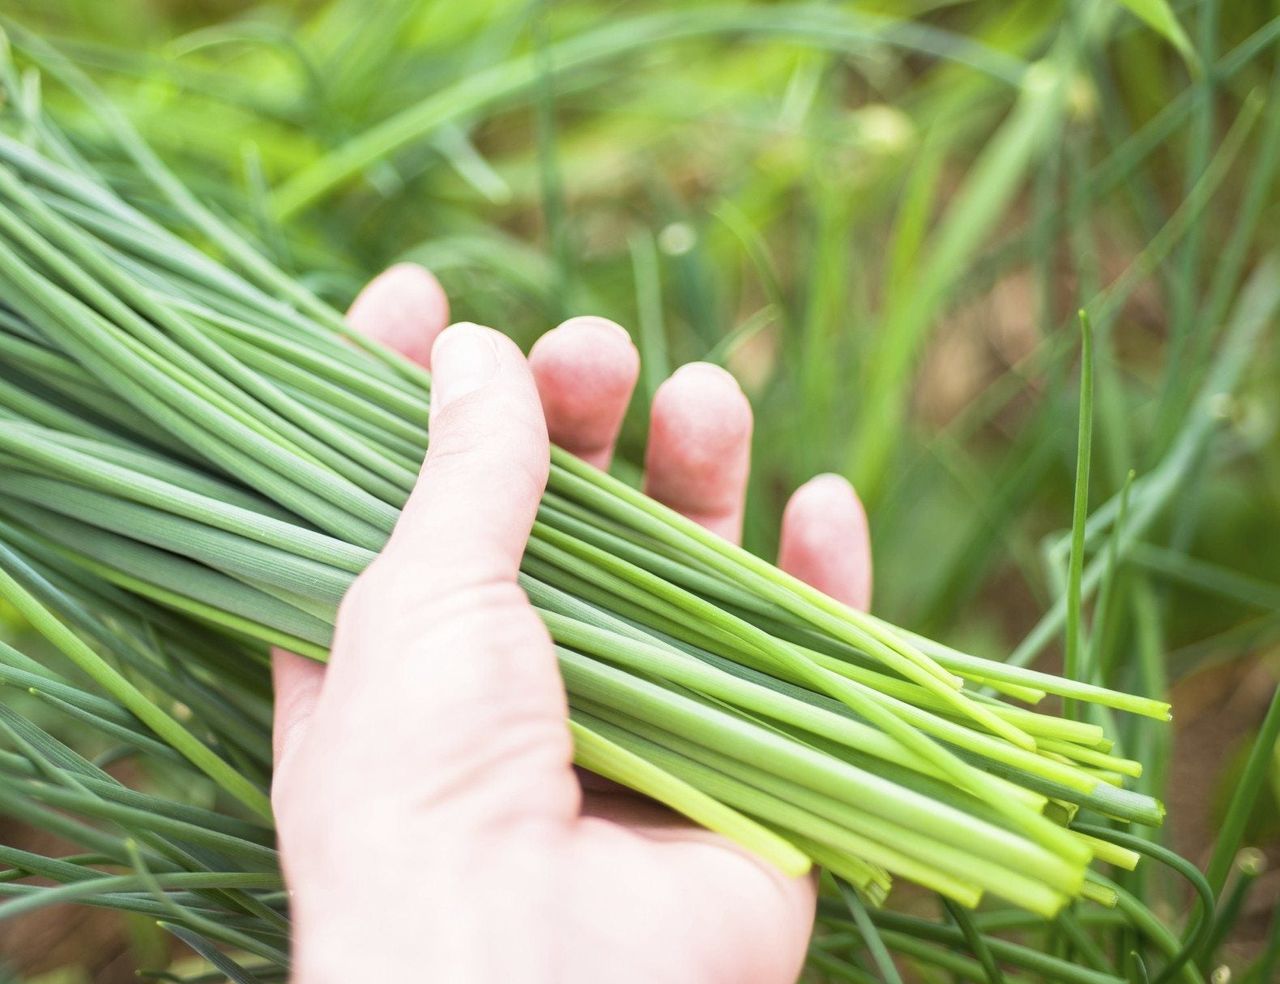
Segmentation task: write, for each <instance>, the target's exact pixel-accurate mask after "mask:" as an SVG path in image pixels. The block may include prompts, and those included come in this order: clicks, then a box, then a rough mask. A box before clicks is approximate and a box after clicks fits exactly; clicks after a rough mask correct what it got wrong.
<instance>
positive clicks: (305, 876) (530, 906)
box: [272, 265, 871, 984]
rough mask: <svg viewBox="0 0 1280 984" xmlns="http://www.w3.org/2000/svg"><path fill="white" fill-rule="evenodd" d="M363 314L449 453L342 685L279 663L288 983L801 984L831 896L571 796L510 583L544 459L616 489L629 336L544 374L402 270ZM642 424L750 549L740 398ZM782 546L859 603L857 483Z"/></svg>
mask: <svg viewBox="0 0 1280 984" xmlns="http://www.w3.org/2000/svg"><path fill="white" fill-rule="evenodd" d="M348 317H349V320H350V323H351V324H352V325H353V327H355V328H356V329H357V330H359V331H361V332H364V333H366V334H368V335H370V336H372V337H374V338H377V339H379V340H381V341H383V342H385V343H386V344H388V345H390V346H392V347H393V348H395V349H397V350H399V351H400V352H402V353H403V354H405V355H406V356H408V357H409V358H411V359H414V360H415V361H417V362H419V363H421V364H422V365H425V366H428V367H429V368H431V370H432V373H433V377H434V380H433V394H432V406H431V448H430V451H429V453H428V455H427V458H426V462H425V464H424V465H423V470H422V475H421V479H420V481H419V483H418V486H417V488H416V489H415V490H414V492H413V495H412V497H411V499H410V502H409V504H408V505H407V506H406V508H405V510H404V513H403V515H402V517H401V519H400V522H399V523H398V524H397V526H396V529H395V532H394V533H393V535H392V537H391V540H390V542H389V543H388V544H387V546H386V548H385V549H384V550H383V552H382V553H381V554H380V555H379V557H378V559H377V560H376V561H375V562H374V563H373V564H372V565H371V566H370V567H369V569H368V570H367V571H366V572H365V573H364V574H363V575H361V576H360V578H359V579H358V580H357V581H356V583H355V585H354V586H353V587H352V589H351V590H350V591H349V592H348V594H347V596H346V598H345V600H344V601H343V604H342V607H341V611H340V612H339V617H338V625H337V634H336V638H335V641H334V646H333V652H332V659H331V661H330V663H329V665H328V666H327V667H322V666H320V665H319V664H316V663H312V662H310V661H308V660H304V659H302V658H300V657H297V656H294V655H292V654H290V653H284V652H277V653H275V654H274V674H275V685H276V721H275V755H276V772H275V782H274V788H273V791H272V795H273V801H274V806H275V812H276V818H277V824H278V828H279V838H280V848H281V852H282V856H283V860H284V869H285V875H286V880H287V883H288V885H289V888H290V892H291V897H292V903H291V904H292V912H293V919H294V978H293V979H294V981H296V982H298V984H329V982H339V981H341V982H344V984H347V982H352V981H370V982H372V981H378V982H391V981H423V982H426V981H441V982H443V981H448V982H468V984H470V982H474V984H489V982H495V984H496V982H509V981H521V982H534V984H538V982H578V981H581V982H593V984H595V982H602V981H609V982H630V981H636V982H641V981H643V982H646V984H655V982H658V984H674V982H690V984H693V982H697V984H709V982H726V984H790V982H792V981H794V980H795V979H796V976H797V975H798V973H799V970H800V967H801V964H802V963H803V960H804V953H805V948H806V945H807V942H808V938H809V933H810V931H811V929H812V926H813V914H814V892H815V889H814V881H813V879H812V878H810V877H806V878H788V877H785V876H784V875H782V874H781V873H779V872H778V871H776V870H774V869H773V868H772V867H770V866H769V865H768V864H766V863H764V862H762V861H760V860H758V859H757V858H755V857H753V856H752V855H751V854H749V853H748V852H746V851H744V850H742V849H740V848H738V847H737V846H735V845H734V844H732V843H730V842H729V841H727V840H725V839H723V838H721V837H719V836H717V835H714V834H711V833H709V832H707V831H704V830H701V829H699V828H696V827H694V826H692V825H690V824H688V823H687V822H685V821H683V820H682V819H680V818H679V817H676V816H674V815H672V814H670V813H669V812H667V811H665V810H664V809H662V808H661V807H658V806H657V805H655V804H653V803H651V802H648V801H645V800H643V799H640V798H639V797H637V796H635V795H633V794H631V793H629V792H627V791H626V790H621V789H619V788H616V787H613V788H611V787H610V786H609V785H608V784H604V783H601V782H600V781H599V780H594V777H589V776H587V777H580V776H579V774H578V773H576V772H575V770H574V769H573V767H572V745H571V742H570V738H569V732H568V729H567V726H566V717H567V710H566V702H565V694H564V689H563V686H562V684H561V681H560V677H559V673H558V671H557V667H556V660H555V655H554V652H553V650H552V646H551V640H550V638H549V637H548V635H547V633H546V630H545V629H544V627H543V626H542V623H541V622H540V621H539V620H538V618H537V616H536V615H535V613H534V612H533V610H532V609H531V608H530V606H529V603H528V601H527V599H526V598H525V595H524V594H523V592H522V591H521V590H520V588H519V587H518V585H517V584H516V572H517V569H518V567H519V563H520V557H521V554H522V552H523V549H524V544H525V540H526V539H527V537H528V534H529V529H530V526H531V523H532V521H533V517H534V512H535V510H536V508H537V503H538V499H539V496H540V494H541V492H542V489H543V486H544V484H545V481H546V476H547V467H548V454H549V451H548V437H549V438H550V440H551V441H554V442H555V443H557V444H559V445H560V446H561V447H563V448H565V449H567V450H569V451H571V452H573V453H575V454H577V455H579V456H580V457H582V458H583V459H584V460H586V461H589V462H591V463H592V464H594V465H596V466H598V467H602V468H604V467H608V464H609V461H610V459H611V457H612V454H613V448H614V442H615V441H616V439H617V435H618V428H619V425H620V423H621V420H622V416H623V413H624V411H625V409H626V406H627V403H628V401H629V399H630V397H631V392H632V389H633V387H634V385H635V382H636V377H637V374H638V371H639V356H638V355H637V353H636V350H635V348H634V346H633V345H632V344H631V341H630V339H629V338H628V336H627V333H626V332H625V331H624V330H623V329H621V328H619V327H618V326H617V325H614V324H612V323H611V322H608V321H605V320H603V319H600V318H575V319H572V320H570V321H568V322H566V323H565V324H563V325H561V326H560V327H558V328H556V329H554V330H552V331H550V332H548V333H547V334H546V335H545V336H543V337H542V338H541V339H540V340H539V341H538V342H537V344H535V345H534V347H533V350H532V351H531V353H530V355H529V357H528V359H527V360H526V359H525V358H524V356H522V355H521V353H520V351H519V350H518V349H517V348H516V346H515V345H514V344H513V343H511V342H510V341H509V340H508V339H506V338H505V337H504V336H502V335H500V334H499V333H497V332H495V331H493V330H491V329H488V328H481V327H478V326H475V325H465V324H462V325H454V326H451V327H449V328H447V329H446V328H445V325H446V324H447V323H448V303H447V301H446V299H445V295H444V292H443V291H442V290H441V289H440V286H439V284H438V283H437V282H436V281H435V279H434V278H433V277H432V276H431V275H430V274H429V273H427V272H426V271H425V270H422V269H420V268H418V267H413V266H407V265H402V266H397V267H393V268H392V269H391V270H388V271H387V272H386V273H384V274H383V275H382V276H380V277H378V278H377V279H375V280H374V281H373V282H372V283H370V284H369V286H368V287H366V288H365V290H364V291H363V292H362V293H361V295H360V296H359V297H358V298H357V300H356V302H355V303H354V304H353V305H352V308H351V310H350V312H349V315H348ZM650 423H651V426H650V437H649V443H648V449H647V454H646V456H645V490H646V491H647V492H648V493H649V494H650V495H652V496H654V497H655V498H657V499H659V500H661V501H663V502H665V503H666V504H667V505H669V506H671V507H672V508H674V509H677V510H679V511H680V512H682V513H684V514H685V515H687V516H689V517H691V518H693V519H695V520H697V521H698V522H700V523H702V524H703V525H704V526H706V527H707V528H709V529H711V530H714V531H715V532H716V533H718V534H719V535H721V536H724V537H726V538H728V539H731V540H735V541H736V540H737V539H738V538H739V536H740V535H741V529H742V514H743V503H744V495H745V488H746V480H747V472H748V467H749V459H750V438H751V428H752V417H751V409H750V406H749V405H748V403H747V400H746V398H745V397H744V396H743V394H742V392H741V390H739V389H738V387H737V384H736V383H735V382H734V380H733V378H732V377H731V376H730V375H729V374H728V373H726V372H725V371H724V370H722V369H718V368H716V367H714V366H710V365H706V364H702V363H695V364H693V365H689V366H685V367H684V368H682V369H681V370H679V371H678V372H676V373H675V374H674V375H673V376H672V377H671V378H670V379H668V380H667V381H666V382H665V383H664V384H663V385H662V386H661V387H660V388H659V390H658V392H657V394H656V395H655V398H654V400H653V407H652V417H651V422H650ZM781 544H782V546H781V550H780V555H779V563H780V564H781V566H783V567H784V568H786V569H787V570H789V571H790V572H791V573H793V574H795V575H796V576H798V577H801V578H803V579H805V580H806V581H808V582H809V583H811V584H813V585H814V586H816V587H818V588H820V589H821V590H823V591H826V592H827V593H828V594H830V595H832V596H834V597H836V598H838V599H840V600H841V601H844V602H846V603H848V604H851V605H855V606H858V607H863V608H865V607H866V605H867V604H868V602H869V597H870V590H871V554H870V546H869V542H868V537H867V524H866V517H865V515H864V513H863V510H862V506H861V504H860V503H859V502H858V498H857V496H856V495H855V494H854V491H853V489H852V488H851V487H850V486H849V485H848V483H846V482H845V481H844V480H843V479H840V478H837V477H835V476H831V475H826V476H819V477H818V478H816V479H813V480H812V481H810V482H809V483H807V484H806V485H804V486H802V487H801V488H800V489H798V490H797V491H796V493H795V494H794V495H793V496H792V498H791V500H790V502H789V503H788V505H787V508H786V510H785V512H784V514H783V519H782V530H781ZM593 780H594V781H593Z"/></svg>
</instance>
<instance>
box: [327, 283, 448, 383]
mask: <svg viewBox="0 0 1280 984" xmlns="http://www.w3.org/2000/svg"><path fill="white" fill-rule="evenodd" d="M347 323H348V324H349V325H351V327H352V328H354V329H355V330H356V331H358V332H360V333H361V334H362V335H366V336H368V337H369V338H372V339H374V340H375V341H379V342H382V344H383V345H386V346H387V347H388V348H391V349H394V350H395V351H397V352H399V353H400V354H401V355H403V356H405V357H406V358H409V359H412V360H413V361H414V362H416V363H418V365H420V366H423V367H427V366H429V365H430V361H431V346H432V345H433V344H434V343H435V340H436V337H437V336H438V335H439V334H440V332H442V331H444V326H445V325H447V324H448V323H449V299H448V298H447V297H445V293H444V288H443V287H441V286H440V282H439V281H438V280H436V278H435V277H433V276H432V275H431V273H430V272H429V271H428V270H427V269H426V268H425V267H420V266H417V265H416V264H413V263H397V264H396V265H395V266H393V267H389V268H388V269H386V270H384V271H383V272H382V273H380V274H379V275H378V276H376V277H374V278H373V279H372V280H370V281H369V283H368V284H366V285H365V288H364V290H362V291H360V293H359V295H358V296H357V297H356V299H355V300H354V301H353V302H352V304H351V308H350V310H348V311H347Z"/></svg>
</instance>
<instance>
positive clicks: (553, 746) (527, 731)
mask: <svg viewBox="0 0 1280 984" xmlns="http://www.w3.org/2000/svg"><path fill="white" fill-rule="evenodd" d="M432 366H433V382H432V400H431V403H432V412H431V440H430V449H429V451H428V453H427V457H426V462H425V464H424V465H423V468H422V473H421V475H420V477H419V479H418V483H417V486H416V487H415V489H414V491H413V493H412V495H411V496H410V499H409V501H408V503H407V504H406V505H405V508H404V510H403V512H402V513H401V516H400V520H399V522H398V523H397V525H396V528H395V530H394V532H393V533H392V536H391V539H390V540H389V541H388V543H387V545H386V547H385V548H384V549H383V551H382V553H381V554H380V555H379V556H378V558H377V559H376V560H375V561H374V562H373V563H372V564H371V565H370V566H369V568H368V569H367V570H366V571H365V573H364V574H362V575H361V576H360V577H359V578H358V579H357V580H356V583H355V584H354V585H353V586H352V588H351V590H350V591H348V593H347V596H346V598H345V599H344V600H343V604H342V608H341V611H340V612H339V616H338V625H337V632H336V634H335V638H334V646H333V653H332V660H331V664H330V669H329V675H328V679H327V680H326V683H325V688H324V693H323V694H322V697H321V707H320V708H319V709H318V710H317V718H316V720H315V721H314V723H313V724H312V727H311V732H312V733H315V732H317V731H318V730H320V729H323V733H324V734H326V735H333V736H334V740H335V741H336V742H339V743H347V744H348V747H347V748H346V749H345V751H344V753H343V757H344V758H347V757H348V756H349V755H350V753H351V752H352V751H353V749H351V748H350V747H349V743H350V742H351V741H352V740H353V738H352V736H353V735H378V736H379V737H378V746H379V747H378V748H377V749H375V750H374V752H373V754H372V755H371V756H370V758H371V759H373V760H374V761H373V762H371V764H369V765H368V766H367V767H365V766H361V765H359V764H357V763H350V762H349V764H350V765H352V766H354V767H356V768H357V769H360V768H365V769H366V778H368V779H370V780H372V781H376V782H378V783H379V784H380V785H387V786H396V787H398V788H400V789H402V790H404V789H407V790H412V791H413V793H414V795H413V796H412V797H411V798H412V799H413V800H414V801H416V802H419V803H428V804H431V806H432V807H433V808H436V807H439V808H441V809H442V810H446V812H451V815H452V816H455V817H456V816H459V815H465V816H467V817H472V818H475V817H483V818H484V820H485V822H492V821H493V820H495V819H497V818H500V817H503V816H507V817H509V816H510V815H511V814H512V813H515V812H520V813H523V814H525V815H528V814H529V813H530V812H533V813H540V814H541V815H543V816H546V815H547V814H548V813H554V814H557V815H559V814H563V815H564V816H566V817H567V816H569V815H571V813H572V811H573V810H575V809H576V801H575V797H576V785H575V784H574V782H573V774H572V771H571V769H570V760H571V758H572V746H571V742H570V740H569V733H568V727H567V724H566V716H567V708H566V701H565V696H564V688H563V685H562V683H561V681H560V676H559V672H558V669H557V665H556V659H555V652H554V649H553V648H552V645H551V640H550V637H549V636H548V634H547V632H546V629H545V627H544V626H543V625H542V622H541V621H540V620H539V619H538V617H537V615H536V614H535V612H534V611H533V609H532V607H531V606H530V605H529V602H528V600H527V598H526V597H525V595H524V593H523V592H522V591H521V589H520V588H519V586H518V585H517V583H516V575H517V572H518V570H519V566H520V559H521V556H522V555H523V552H524V546H525V542H526V540H527V539H528V536H529V531H530V529H531V527H532V524H533V519H534V516H535V514H536V512H537V508H538V502H539V499H540V497H541V495H542V491H543V489H544V487H545V484H546V478H547V470H548V462H549V454H550V451H549V445H548V441H547V432H546V425H545V423H544V421H543V417H542V409H541V404H540V402H539V400H538V394H537V390H536V388H535V386H534V382H533V377H532V375H531V373H530V371H529V368H528V365H527V364H526V363H525V360H524V357H523V356H522V355H521V354H520V351H519V349H517V348H516V346H515V345H514V344H513V343H512V342H511V341H510V340H508V339H507V338H505V337H504V336H502V335H500V334H499V333H497V332H495V331H492V330H490V329H488V328H481V327H478V326H476V325H468V324H459V325H454V326H452V327H450V328H448V329H446V330H445V331H444V332H443V333H442V334H441V335H440V337H439V339H438V340H437V341H436V343H435V346H434V348H433V351H432ZM357 740H358V739H357ZM388 748H390V749H394V750H395V753H394V754H393V755H387V754H385V750H386V749H388ZM348 761H349V760H348ZM389 772H391V773H394V775H389V774H388V773H389ZM375 776H376V778H375ZM459 810H461V811H462V813H461V814H459Z"/></svg>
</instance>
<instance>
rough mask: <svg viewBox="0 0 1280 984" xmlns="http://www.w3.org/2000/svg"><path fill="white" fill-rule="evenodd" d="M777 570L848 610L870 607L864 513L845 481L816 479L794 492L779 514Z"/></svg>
mask: <svg viewBox="0 0 1280 984" xmlns="http://www.w3.org/2000/svg"><path fill="white" fill-rule="evenodd" d="M778 566H779V567H781V568H782V569H783V570H785V571H787V572H788V573H790V574H792V575H794V576H795V577H798V578H800V580H802V581H805V582H806V583H808V584H810V585H812V586H813V587H815V588H817V589H818V590H819V591H822V592H824V593H825V594H828V595H830V596H831V597H833V598H835V599H836V600H837V601H841V602H843V603H844V604H846V605H849V606H850V607H853V608H858V609H863V610H865V609H867V608H868V607H870V604H871V571H872V567H871V540H870V533H869V530H868V526H867V514H866V510H865V509H863V506H862V500H861V499H859V498H858V494H857V492H855V491H854V488H853V486H852V485H851V484H849V482H848V480H847V479H845V478H844V477H843V476H841V475H835V474H824V475H817V476H815V477H814V478H811V479H810V480H809V481H807V482H806V483H805V484H804V485H802V486H800V488H798V489H796V491H795V492H794V493H793V494H792V496H791V499H790V501H789V502H788V503H787V507H786V509H785V510H784V512H783V514H782V542H781V547H780V549H779V551H778Z"/></svg>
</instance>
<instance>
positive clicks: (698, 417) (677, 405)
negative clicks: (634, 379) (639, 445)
mask: <svg viewBox="0 0 1280 984" xmlns="http://www.w3.org/2000/svg"><path fill="white" fill-rule="evenodd" d="M751 427H752V417H751V405H750V404H749V403H748V402H747V398H746V396H745V395H743V392H742V390H741V389H739V388H738V384H737V382H736V381H735V380H734V378H733V377H732V376H731V375H729V373H728V372H726V371H725V370H723V369H721V368H719V367H718V366H713V365H711V364H709V363H706V362H694V363H691V364H690V365H687V366H684V367H683V368H681V369H679V370H678V371H677V372H676V373H675V375H673V376H672V377H671V378H670V379H668V380H667V381H666V382H665V383H663V384H662V385H661V386H659V387H658V391H657V392H656V393H655V394H654V397H653V407H652V409H651V411H650V421H649V447H648V451H647V452H646V455H645V491H646V492H647V493H648V494H649V495H651V496H652V497H653V498H655V499H657V500H658V501H659V502H663V503H665V504H666V505H668V506H670V507H671V508H672V509H675V510H676V511H677V512H681V513H683V514H684V515H686V516H688V517H689V518H690V519H692V520H694V521H695V522H698V523H701V524H702V525H703V526H705V527H706V528H707V529H709V530H711V531H713V532H715V533H718V534H719V535H720V536H723V537H724V538H725V539H727V540H731V541H733V542H734V543H737V542H738V541H739V540H740V539H741V537H742V510H743V506H744V503H745V500H746V492H747V472H748V470H749V468H750V463H751Z"/></svg>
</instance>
